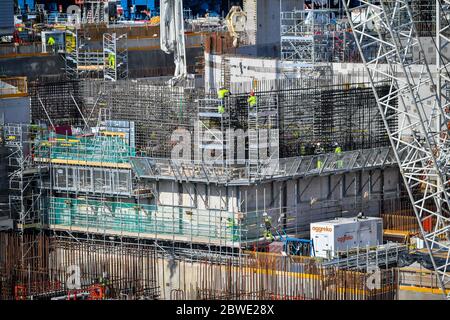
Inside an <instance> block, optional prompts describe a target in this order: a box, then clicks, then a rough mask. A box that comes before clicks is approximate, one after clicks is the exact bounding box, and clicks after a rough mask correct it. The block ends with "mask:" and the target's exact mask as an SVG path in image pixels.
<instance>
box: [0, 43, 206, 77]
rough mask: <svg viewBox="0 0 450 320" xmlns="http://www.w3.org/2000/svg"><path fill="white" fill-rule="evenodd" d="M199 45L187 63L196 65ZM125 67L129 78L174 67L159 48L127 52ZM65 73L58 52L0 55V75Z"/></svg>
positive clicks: (189, 52)
mask: <svg viewBox="0 0 450 320" xmlns="http://www.w3.org/2000/svg"><path fill="white" fill-rule="evenodd" d="M202 51H203V49H202V48H190V49H186V54H187V59H188V61H190V63H189V64H188V66H190V67H191V68H192V67H193V66H194V64H195V57H197V56H201V55H202ZM128 67H129V74H130V77H131V78H135V77H143V76H145V75H146V74H149V72H150V71H151V70H152V69H155V72H156V71H158V70H159V72H156V73H155V74H150V76H158V75H171V74H172V73H171V72H172V71H171V70H170V68H175V64H174V63H173V55H167V54H165V53H164V52H162V51H161V50H142V51H130V52H128ZM62 74H65V61H64V58H63V57H62V56H61V55H53V56H52V55H49V56H39V55H35V56H31V57H30V56H17V57H13V58H0V75H4V76H26V77H28V80H30V81H31V80H35V79H36V78H38V77H40V76H43V75H62Z"/></svg>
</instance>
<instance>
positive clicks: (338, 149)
mask: <svg viewBox="0 0 450 320" xmlns="http://www.w3.org/2000/svg"><path fill="white" fill-rule="evenodd" d="M334 153H335V154H336V165H337V168H338V169H342V168H343V167H344V162H343V161H342V160H341V156H342V155H341V153H342V148H341V147H340V146H339V144H338V143H337V142H335V143H334Z"/></svg>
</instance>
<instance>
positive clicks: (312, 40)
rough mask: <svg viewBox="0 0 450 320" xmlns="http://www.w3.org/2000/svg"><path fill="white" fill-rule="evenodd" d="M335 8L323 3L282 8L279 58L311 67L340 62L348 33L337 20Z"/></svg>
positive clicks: (343, 55) (345, 47) (343, 56)
mask: <svg viewBox="0 0 450 320" xmlns="http://www.w3.org/2000/svg"><path fill="white" fill-rule="evenodd" d="M339 14H340V12H339V10H338V9H330V8H326V7H320V8H314V5H313V8H311V9H304V10H295V11H290V12H281V59H282V60H285V61H297V62H302V63H305V64H306V65H308V66H310V67H314V66H315V65H316V64H317V63H327V62H343V61H345V58H346V57H345V52H346V51H347V50H348V48H347V47H348V45H349V40H350V39H349V33H348V32H345V29H344V28H342V30H341V27H342V26H340V25H338V23H337V19H338V15H339Z"/></svg>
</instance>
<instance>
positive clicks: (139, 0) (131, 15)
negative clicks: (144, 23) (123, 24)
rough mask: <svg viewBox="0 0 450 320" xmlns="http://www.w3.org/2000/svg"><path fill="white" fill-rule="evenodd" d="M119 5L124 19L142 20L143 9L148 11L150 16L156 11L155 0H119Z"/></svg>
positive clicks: (143, 17) (143, 15) (143, 16)
mask: <svg viewBox="0 0 450 320" xmlns="http://www.w3.org/2000/svg"><path fill="white" fill-rule="evenodd" d="M120 5H121V6H122V9H123V16H124V18H125V20H144V19H145V18H146V15H145V14H143V13H142V11H144V10H148V11H150V12H151V14H152V16H153V15H155V12H156V0H120Z"/></svg>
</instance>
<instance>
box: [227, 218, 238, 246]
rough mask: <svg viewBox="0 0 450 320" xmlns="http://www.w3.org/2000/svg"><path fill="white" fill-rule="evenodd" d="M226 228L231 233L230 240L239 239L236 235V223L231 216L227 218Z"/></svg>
mask: <svg viewBox="0 0 450 320" xmlns="http://www.w3.org/2000/svg"><path fill="white" fill-rule="evenodd" d="M227 229H229V230H230V233H231V240H232V241H237V240H239V236H238V232H237V231H238V228H237V225H236V223H235V222H234V219H233V218H231V217H230V218H227Z"/></svg>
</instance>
